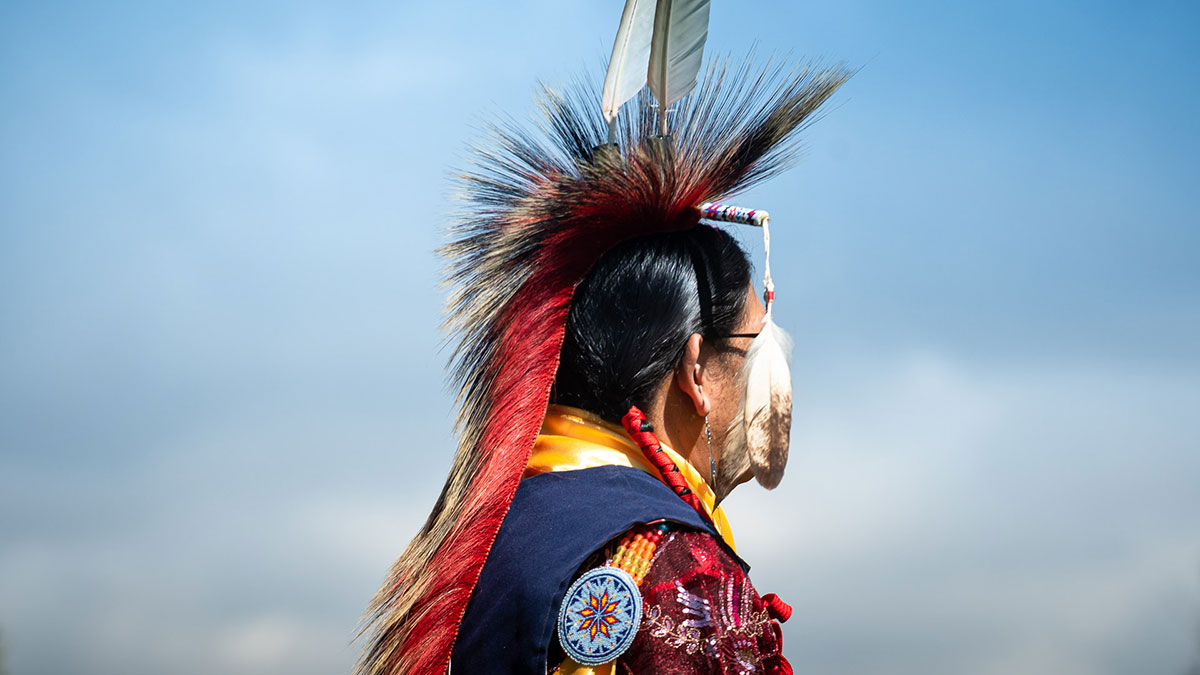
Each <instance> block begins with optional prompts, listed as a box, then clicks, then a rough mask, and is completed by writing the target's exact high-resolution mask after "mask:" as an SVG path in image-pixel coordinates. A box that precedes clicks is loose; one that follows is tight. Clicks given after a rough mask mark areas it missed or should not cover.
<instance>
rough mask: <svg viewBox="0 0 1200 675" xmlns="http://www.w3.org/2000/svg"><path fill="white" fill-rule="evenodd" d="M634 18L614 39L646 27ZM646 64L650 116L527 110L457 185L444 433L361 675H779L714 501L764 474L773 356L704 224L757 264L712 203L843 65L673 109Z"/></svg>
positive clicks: (782, 417)
mask: <svg viewBox="0 0 1200 675" xmlns="http://www.w3.org/2000/svg"><path fill="white" fill-rule="evenodd" d="M632 4H634V3H631V4H630V5H627V7H626V17H625V18H623V23H622V31H625V30H626V28H627V26H626V19H628V20H629V21H630V22H633V23H636V21H637V20H641V21H646V20H649V19H647V18H646V17H645V16H640V17H639V15H637V14H636V12H635V13H633V14H631V12H630V6H631V5H632ZM663 4H664V3H662V2H660V3H659V6H660V11H661V6H662V5H663ZM665 4H667V5H669V4H670V3H665ZM650 19H653V16H651V17H650ZM706 22H707V19H706V18H705V23H706ZM660 23H662V22H661V21H660ZM664 25H667V26H670V23H669V22H667V24H664ZM634 28H636V26H634ZM705 28H706V26H705ZM657 31H658V25H657V24H656V26H655V31H653V32H651V31H648V30H647V31H645V33H646V35H647V36H650V35H653V36H654V40H656V41H657V40H658V33H657ZM633 32H634V33H636V32H637V31H633ZM676 37H679V36H678V35H677V36H676ZM683 37H686V36H683ZM648 39H649V38H648ZM687 42H688V41H687V40H686V39H682V38H681V39H679V40H676V41H675V42H673V43H672V44H676V43H682V44H685V45H686V44H687ZM627 43H628V41H627ZM621 44H622V43H621V39H620V35H619V39H618V46H620V45H621ZM655 44H658V43H657V42H655ZM702 44H703V41H702V39H701V42H700V45H701V46H702ZM617 51H618V50H616V49H614V57H616V56H618V54H617ZM646 51H647V52H648V53H649V54H650V56H649V70H650V72H651V73H652V74H653V73H654V72H658V73H659V77H658V81H657V83H658V86H657V87H656V78H655V77H654V76H651V77H650V78H649V86H650V89H651V92H652V95H653V99H652V98H651V97H650V96H644V95H643V96H641V97H639V98H638V100H637V102H636V104H635V105H634V106H633V108H632V110H626V111H625V112H622V113H619V114H618V109H619V108H620V107H621V104H622V103H623V102H624V99H628V98H630V95H625V94H622V93H621V92H620V91H618V92H617V93H616V94H612V91H611V88H610V87H608V86H607V85H606V91H605V93H604V95H603V96H602V97H600V98H601V100H602V101H604V105H603V111H602V110H601V108H602V106H599V105H597V100H596V98H595V97H594V95H592V94H589V93H587V92H585V91H582V90H574V91H572V92H569V93H568V94H567V95H566V96H558V95H555V94H552V93H547V94H546V98H545V100H544V101H543V106H542V107H543V110H544V111H545V114H546V119H545V121H544V123H543V124H542V126H541V128H540V129H539V130H538V131H536V132H532V133H525V132H520V131H515V130H499V131H497V132H496V142H495V145H494V147H492V148H491V149H489V150H485V151H482V152H481V153H480V156H479V157H478V161H477V168H476V169H475V171H474V172H473V173H471V174H468V175H467V176H465V177H464V178H463V182H464V185H463V188H464V193H465V194H466V200H467V204H468V215H466V216H465V217H464V218H463V220H462V221H460V222H459V223H457V224H456V225H455V226H454V227H453V228H452V231H451V234H452V241H451V243H450V244H448V245H447V246H446V247H445V248H444V250H443V253H444V255H446V257H447V258H448V269H447V282H448V285H449V286H450V288H451V295H450V298H449V301H448V313H449V318H448V320H447V327H448V329H449V330H450V331H451V332H452V333H453V334H454V335H456V336H457V337H458V344H457V347H456V349H455V352H454V354H453V357H452V378H453V380H454V382H455V383H456V384H457V385H458V386H459V387H460V397H459V401H460V404H461V410H460V414H459V418H458V430H459V433H460V438H461V440H460V444H459V448H458V454H457V457H456V459H455V462H454V465H453V467H452V468H451V471H450V475H449V477H448V478H447V480H446V484H445V486H444V488H443V490H442V493H441V496H440V497H439V498H438V501H437V503H436V504H435V505H434V508H433V511H432V513H431V514H430V516H429V519H428V520H427V522H426V523H425V526H424V527H423V528H422V530H421V531H420V532H419V533H418V534H417V536H416V537H415V538H414V539H413V541H412V543H410V545H409V547H408V549H407V550H406V551H405V552H404V553H403V554H402V555H401V556H400V558H399V560H397V562H396V565H395V566H394V568H393V570H392V573H391V575H390V577H389V579H388V581H387V583H386V584H385V585H384V587H383V588H382V589H381V590H380V592H379V594H378V595H377V596H376V599H375V601H374V603H373V605H372V608H371V611H370V617H369V625H368V626H367V629H366V632H369V634H370V635H371V641H370V644H369V645H368V646H367V648H366V651H365V654H364V657H363V660H362V662H361V664H360V672H363V673H369V674H370V675H383V674H385V673H386V674H389V675H391V674H395V673H420V674H430V675H433V674H438V675H440V674H441V673H445V672H447V670H448V669H449V670H450V672H453V673H510V672H511V673H538V674H539V675H540V674H543V673H548V672H559V673H564V674H565V673H613V672H621V673H626V672H633V673H648V672H655V673H660V672H668V673H669V672H678V673H708V672H738V673H743V672H745V673H756V672H763V673H768V672H790V670H791V669H790V666H788V665H787V662H786V660H785V659H783V657H782V654H781V651H780V650H781V646H780V636H781V634H780V630H779V627H778V623H776V622H777V621H778V620H785V619H786V618H787V616H788V614H790V609H789V608H788V607H787V606H786V605H785V604H783V603H782V602H781V601H779V600H778V598H775V597H774V596H771V595H768V596H764V597H760V596H759V595H758V593H757V592H756V591H755V590H754V588H753V586H752V585H751V584H750V583H749V579H748V577H747V576H746V570H747V569H748V568H747V566H746V565H745V563H744V562H743V561H741V560H740V558H738V557H737V555H736V552H735V549H734V542H733V538H732V534H731V533H730V530H729V526H728V523H727V522H726V520H725V517H724V515H723V513H722V512H721V510H720V508H719V506H718V502H719V501H720V499H721V498H723V497H724V496H725V495H726V494H728V492H729V490H731V489H732V488H733V487H734V486H735V485H737V484H738V483H740V482H744V481H745V480H748V479H749V478H750V477H752V476H753V477H755V478H757V479H758V481H759V482H760V483H762V484H764V485H765V486H767V487H774V486H775V485H776V484H777V483H778V481H779V478H780V477H781V475H782V471H783V465H784V463H785V462H786V456H787V433H788V427H789V425H790V419H791V389H790V380H789V377H788V373H787V362H786V358H787V356H786V354H787V351H788V350H789V349H790V345H789V344H788V342H787V339H786V336H785V335H783V333H782V331H780V330H779V329H778V328H777V327H776V326H775V324H774V321H773V319H772V315H773V312H772V305H773V301H774V287H773V285H772V283H771V280H770V265H769V258H768V262H767V265H766V267H765V271H766V278H765V279H764V296H765V300H766V301H765V303H761V302H759V300H758V295H757V293H755V292H754V291H753V288H752V287H751V284H750V273H749V264H748V263H747V261H746V258H745V255H744V253H742V251H741V250H740V249H739V248H738V246H737V245H736V243H735V242H734V241H733V239H732V238H731V237H730V236H729V235H728V234H727V233H725V232H724V231H722V230H720V229H717V228H715V227H712V226H711V225H708V224H704V223H702V221H704V220H708V221H729V222H742V223H746V224H750V225H756V226H759V227H762V228H763V231H764V239H765V241H766V242H767V252H768V256H769V236H768V235H767V217H766V214H765V212H761V211H749V210H745V209H736V208H733V207H724V206H721V205H719V204H714V203H713V202H715V201H717V200H720V199H723V198H725V197H727V196H729V195H731V194H733V193H735V192H737V191H738V190H741V189H744V188H745V187H747V186H748V185H751V184H753V183H755V182H757V181H759V180H762V179H763V178H765V177H767V176H769V175H771V174H773V173H774V172H775V171H777V170H778V169H779V168H780V167H781V165H782V163H784V162H785V161H786V160H787V159H788V158H789V156H790V151H791V150H792V149H793V148H794V145H793V141H794V140H795V133H796V132H797V131H798V130H799V129H800V128H801V127H802V126H803V124H804V123H805V121H806V120H808V119H809V118H810V115H811V114H812V113H813V112H814V111H815V110H816V109H817V108H818V107H819V106H820V105H821V104H822V103H823V102H824V101H825V100H826V99H827V98H828V97H829V96H830V95H831V94H832V93H833V92H834V91H835V90H836V89H837V88H838V87H839V86H840V85H841V84H842V83H843V82H844V81H845V80H846V78H847V77H848V74H847V73H846V71H844V70H842V69H840V68H830V69H819V70H818V69H804V70H797V71H792V72H790V73H784V72H782V71H780V70H772V71H769V72H766V73H763V74H762V75H759V74H758V73H751V72H750V71H748V70H746V69H739V70H737V72H736V74H730V73H728V72H727V70H726V69H725V68H724V67H718V68H712V69H710V71H709V73H708V76H707V78H706V81H705V82H704V83H703V84H702V85H701V86H700V87H699V88H698V89H696V90H695V91H694V92H692V93H691V94H690V95H688V96H687V97H686V98H682V99H680V98H679V97H680V96H682V94H680V93H679V92H680V87H678V86H674V84H672V85H670V86H667V85H666V84H665V83H666V82H667V80H671V78H672V76H674V77H675V79H674V80H671V82H672V83H677V82H678V81H679V79H680V78H681V77H682V79H684V80H686V75H687V73H686V72H684V73H683V76H679V74H678V73H677V72H674V71H672V70H671V69H672V68H675V67H676V66H677V65H678V62H680V59H678V58H675V59H672V58H671V57H672V56H677V54H675V53H674V52H671V51H670V50H667V51H666V52H663V51H662V49H661V48H660V49H659V52H661V53H658V54H657V56H656V52H655V51H654V49H652V48H647V50H646ZM698 58H699V57H698V56H697V57H696V68H698ZM684 61H686V59H685V60H684ZM627 62H628V59H618V58H614V66H613V67H617V66H618V64H619V63H627ZM656 63H658V64H659V65H660V66H662V68H661V69H659V70H658V71H656V70H655V64H656ZM684 66H686V67H690V66H689V65H688V64H687V63H684ZM685 70H686V68H685ZM608 79H609V81H610V82H618V84H619V83H620V82H622V81H625V80H628V79H629V78H627V77H624V76H623V75H622V73H618V74H617V76H616V77H614V75H613V72H612V70H611V69H610V73H609V78H608ZM692 80H693V83H694V81H695V73H694V71H692ZM645 82H646V80H645V79H643V80H642V83H645ZM633 83H634V84H635V85H637V86H636V87H634V88H633V89H634V91H636V90H638V89H640V88H641V85H640V84H638V82H637V81H636V80H635V81H634V82H633ZM616 89H618V90H619V89H620V87H619V86H618V87H616ZM626 89H629V87H626ZM683 93H684V94H687V93H688V92H687V91H686V90H685V91H683ZM622 96H624V99H622V98H621V97H622ZM655 100H657V101H658V102H659V103H660V105H656V104H655V102H654V101H655ZM614 101H616V103H615V107H614V105H613V102H614ZM671 104H675V107H674V109H673V111H672V113H671V115H670V118H671V119H670V125H669V126H668V125H667V122H668V119H667V118H668V116H667V114H666V107H667V105H671ZM664 130H666V131H668V132H669V135H667V134H664V133H663V131H664Z"/></svg>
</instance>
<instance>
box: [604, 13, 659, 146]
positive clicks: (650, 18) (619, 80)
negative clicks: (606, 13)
mask: <svg viewBox="0 0 1200 675" xmlns="http://www.w3.org/2000/svg"><path fill="white" fill-rule="evenodd" d="M655 4H656V0H625V11H624V12H622V13H621V25H620V27H619V28H617V40H616V42H614V43H613V50H612V56H611V57H610V58H609V59H608V74H607V75H605V76H604V94H603V95H602V96H601V98H600V110H601V112H603V113H604V119H605V121H607V122H608V129H609V139H608V140H609V142H610V143H612V142H614V141H615V140H616V139H615V136H616V121H617V111H618V110H620V109H621V106H623V105H625V102H626V101H628V100H629V99H631V98H633V97H634V95H635V94H637V93H638V91H640V90H641V88H642V87H644V86H646V73H647V69H648V67H649V63H650V38H651V37H652V36H653V35H654V9H655Z"/></svg>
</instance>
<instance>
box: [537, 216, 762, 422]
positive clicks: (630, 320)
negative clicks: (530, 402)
mask: <svg viewBox="0 0 1200 675" xmlns="http://www.w3.org/2000/svg"><path fill="white" fill-rule="evenodd" d="M749 283H750V263H749V261H748V260H747V259H746V254H745V252H744V251H742V249H741V247H740V246H738V244H737V242H736V241H735V240H734V239H733V237H731V236H729V234H728V233H726V232H724V231H723V230H720V229H717V228H715V227H710V226H708V225H700V226H697V227H694V228H691V229H689V230H685V231H682V232H671V233H667V234H656V235H651V236H647V237H641V238H638V239H634V240H631V241H628V242H626V243H624V244H621V245H619V246H617V247H616V248H613V249H612V250H610V251H608V252H607V253H605V254H604V255H603V256H602V257H601V258H600V260H599V261H598V262H597V263H596V265H595V266H594V267H593V268H592V269H591V271H590V272H589V273H588V274H587V276H586V277H584V279H583V281H581V282H580V283H579V286H578V287H577V288H576V290H575V295H574V297H573V298H572V300H571V310H570V313H569V315H568V317H567V332H566V337H565V339H564V340H563V346H562V360H561V362H560V363H559V367H558V376H557V378H556V380H555V384H554V399H553V400H554V401H555V402H556V403H561V404H563V405H569V406H574V407H576V408H582V409H584V410H588V411H590V412H593V413H595V414H597V415H599V416H600V417H601V418H603V419H606V420H609V421H612V422H620V420H621V417H622V416H623V415H624V414H625V413H626V412H627V411H628V410H629V407H630V406H632V405H636V406H639V407H642V408H645V407H646V406H647V405H649V403H650V401H651V399H652V398H653V396H654V393H655V391H656V390H657V388H658V386H659V384H660V383H661V382H662V381H663V378H665V377H666V376H667V375H668V374H669V373H670V372H671V371H672V370H674V368H675V365H676V364H677V363H678V362H679V359H680V358H682V357H683V351H684V349H685V347H686V346H687V339H688V336H690V335H691V334H692V333H699V334H700V336H701V337H702V338H704V341H705V343H707V344H720V343H721V342H722V341H723V340H722V338H723V336H726V335H729V334H730V333H732V332H734V330H735V329H736V327H737V325H738V324H739V322H740V321H741V318H742V313H743V312H744V311H745V307H746V286H747V284H749Z"/></svg>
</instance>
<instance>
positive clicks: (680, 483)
mask: <svg viewBox="0 0 1200 675" xmlns="http://www.w3.org/2000/svg"><path fill="white" fill-rule="evenodd" d="M621 422H622V423H623V424H624V425H625V431H626V432H627V433H628V434H629V437H630V438H632V439H633V442H634V443H637V444H638V446H639V447H641V449H642V453H643V454H644V455H646V459H648V460H650V464H651V465H652V466H654V468H656V469H658V472H659V473H660V474H662V480H663V482H664V483H666V484H667V487H669V488H671V489H672V490H673V491H674V492H675V494H677V495H679V498H680V499H682V500H683V501H685V502H687V503H688V504H689V505H691V507H692V508H693V509H696V512H697V513H699V514H700V516H701V517H702V518H704V519H705V520H708V521H709V522H712V518H711V517H709V515H708V513H706V512H705V511H704V506H703V505H701V503H700V497H699V496H698V495H697V494H696V493H695V492H692V490H691V488H689V487H688V486H687V481H685V480H684V479H683V474H681V473H680V472H679V467H678V466H676V465H675V462H672V461H671V458H670V457H668V456H667V453H665V452H663V450H662V444H661V443H659V442H658V437H657V436H655V435H654V427H653V426H652V425H651V424H650V422H649V421H647V420H646V416H645V415H644V414H642V411H641V410H639V409H638V407H637V406H633V407H631V408H630V409H629V412H627V413H625V417H623V418H621Z"/></svg>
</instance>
